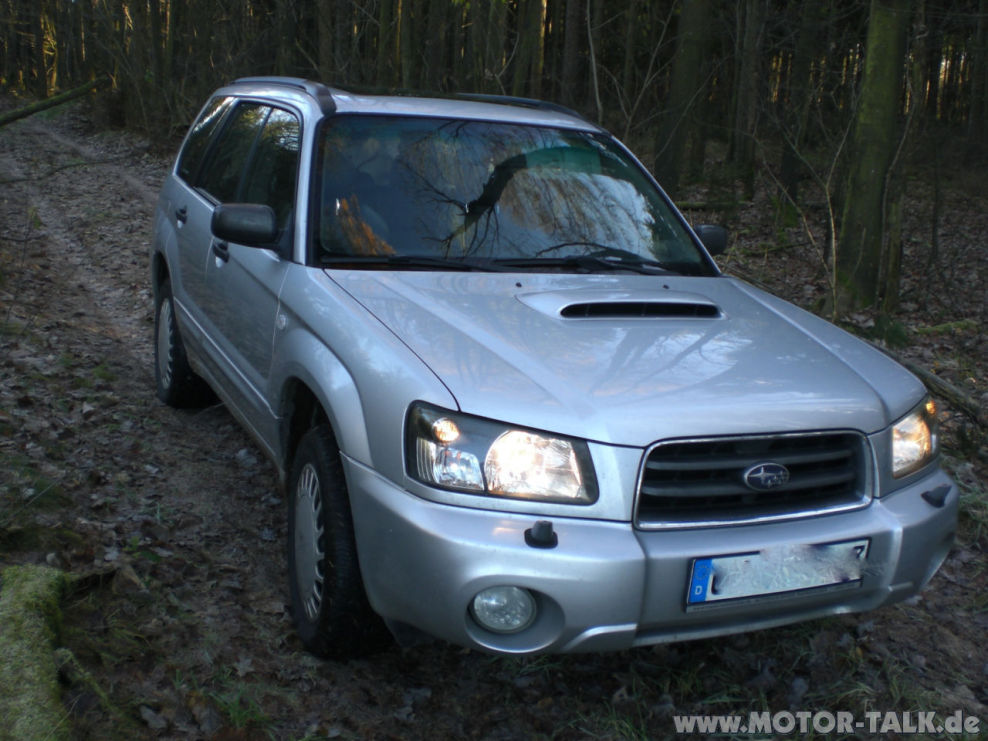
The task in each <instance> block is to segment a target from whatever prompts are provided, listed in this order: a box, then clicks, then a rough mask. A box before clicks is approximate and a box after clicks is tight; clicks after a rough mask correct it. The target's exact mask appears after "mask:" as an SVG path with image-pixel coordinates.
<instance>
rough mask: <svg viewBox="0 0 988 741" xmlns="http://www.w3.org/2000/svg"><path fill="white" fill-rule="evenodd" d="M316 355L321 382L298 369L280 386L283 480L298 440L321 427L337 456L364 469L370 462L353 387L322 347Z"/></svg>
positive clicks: (343, 370) (367, 445)
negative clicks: (328, 434) (330, 438)
mask: <svg viewBox="0 0 988 741" xmlns="http://www.w3.org/2000/svg"><path fill="white" fill-rule="evenodd" d="M317 352H318V354H319V355H321V356H322V357H320V358H319V362H318V363H315V364H314V365H315V367H318V368H320V370H322V371H323V373H322V374H321V376H322V378H321V379H316V378H315V377H313V376H312V374H310V373H309V372H308V371H307V370H306V369H305V368H303V367H301V366H298V367H296V368H294V369H292V371H293V372H290V373H288V374H286V376H285V379H284V381H283V382H282V383H281V386H280V387H281V391H280V395H279V402H278V408H279V410H280V414H279V416H280V418H281V421H280V425H279V443H280V450H281V461H280V468H281V470H282V475H283V476H285V477H287V475H288V472H289V471H290V470H291V467H292V463H293V460H294V457H295V451H296V449H297V448H298V443H299V441H300V440H301V439H302V436H303V435H304V434H305V433H306V432H307V431H308V430H310V429H312V428H313V427H315V426H317V425H319V424H322V423H326V424H327V426H328V427H329V430H330V432H331V433H332V435H333V441H334V443H335V444H336V446H337V448H338V449H339V450H340V452H342V453H345V454H346V455H347V456H349V457H351V458H354V459H356V460H359V461H361V462H364V463H367V464H368V465H369V464H370V462H371V455H370V444H369V441H368V438H367V432H366V429H367V428H366V422H365V419H364V413H363V407H362V406H361V403H360V396H359V394H358V392H357V387H356V385H355V384H354V383H353V379H352V378H351V377H350V375H349V373H347V372H346V369H345V368H344V367H343V365H342V364H341V363H340V362H339V360H337V359H336V358H335V356H333V355H332V354H331V353H330V352H329V351H328V350H327V349H326V348H325V347H321V348H319V349H318V350H317Z"/></svg>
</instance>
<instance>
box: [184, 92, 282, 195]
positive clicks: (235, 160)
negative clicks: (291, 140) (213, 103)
mask: <svg viewBox="0 0 988 741" xmlns="http://www.w3.org/2000/svg"><path fill="white" fill-rule="evenodd" d="M270 111H271V108H270V107H269V106H265V105H261V104H259V103H241V104H240V105H238V106H237V108H236V110H234V111H233V113H232V114H231V117H230V122H229V123H228V124H227V125H226V127H225V128H224V129H223V131H222V133H221V134H220V139H219V141H218V142H217V143H216V146H215V147H213V151H212V153H211V154H210V156H209V159H208V160H207V161H206V163H205V165H204V167H203V169H202V172H201V173H200V174H199V176H198V178H196V181H195V183H194V184H195V186H196V187H198V188H199V189H200V190H202V191H203V192H205V193H208V194H209V195H211V196H212V197H213V198H215V199H216V200H217V201H218V202H219V203H229V202H231V201H234V200H236V196H237V191H238V190H239V188H240V178H241V176H242V175H243V172H244V166H245V165H246V164H247V159H248V157H249V156H250V153H251V151H252V150H253V147H254V142H255V141H256V140H257V134H258V132H259V131H260V129H261V126H262V125H263V124H264V121H265V119H266V118H267V116H268V113H269V112H270Z"/></svg>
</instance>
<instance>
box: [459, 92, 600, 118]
mask: <svg viewBox="0 0 988 741" xmlns="http://www.w3.org/2000/svg"><path fill="white" fill-rule="evenodd" d="M453 97H455V98H461V99H463V100H475V101H477V102H478V103H502V104H504V105H517V106H524V107H526V108H538V109H541V110H543V111H553V112H554V113H565V114H566V115H567V116H573V117H574V118H578V119H580V120H581V121H587V122H588V123H593V122H592V121H590V120H589V119H588V118H587V117H586V116H584V115H583V114H581V113H577V112H576V111H574V110H573V109H572V108H567V107H566V106H564V105H561V104H559V103H552V102H551V101H548V100H539V99H538V98H522V97H519V96H517V95H497V94H493V93H456V94H455V95H454V96H453Z"/></svg>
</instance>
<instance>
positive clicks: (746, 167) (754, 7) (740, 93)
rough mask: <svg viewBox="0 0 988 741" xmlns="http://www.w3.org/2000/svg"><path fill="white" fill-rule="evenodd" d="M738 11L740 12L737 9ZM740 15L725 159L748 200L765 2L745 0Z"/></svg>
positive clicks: (751, 185)
mask: <svg viewBox="0 0 988 741" xmlns="http://www.w3.org/2000/svg"><path fill="white" fill-rule="evenodd" d="M738 12H742V11H741V9H740V8H739V11H738ZM743 13H744V23H743V29H744V30H743V33H742V37H741V38H742V41H741V49H740V54H739V59H740V69H739V71H738V84H737V88H736V90H735V105H734V116H733V118H734V125H733V126H732V127H731V141H730V146H729V148H728V158H729V159H730V161H731V163H732V164H733V165H734V168H735V172H736V173H737V174H738V177H740V178H741V180H742V182H743V183H744V184H745V193H746V195H747V197H748V198H749V199H750V198H751V197H752V195H753V193H754V189H755V127H756V123H757V120H758V81H759V79H760V78H761V74H760V72H761V59H762V36H763V30H764V26H765V0H745V3H744V8H743Z"/></svg>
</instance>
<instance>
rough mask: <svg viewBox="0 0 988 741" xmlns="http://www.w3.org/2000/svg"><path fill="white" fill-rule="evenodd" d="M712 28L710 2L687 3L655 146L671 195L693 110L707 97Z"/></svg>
mask: <svg viewBox="0 0 988 741" xmlns="http://www.w3.org/2000/svg"><path fill="white" fill-rule="evenodd" d="M710 29H711V23H710V2H709V0H684V1H683V9H682V14H681V16H680V19H679V31H678V33H677V37H676V54H675V61H674V63H673V69H672V79H671V81H670V84H669V96H668V99H667V100H666V104H665V110H664V113H663V116H662V122H661V124H660V126H659V137H658V140H657V141H656V146H655V150H656V152H657V154H656V157H655V175H656V178H658V180H659V182H660V183H661V184H662V187H663V188H665V189H666V190H667V191H668V192H669V193H670V194H674V193H675V192H676V190H677V189H678V187H679V178H680V175H681V171H682V166H683V154H684V152H685V150H686V142H687V137H688V135H689V128H690V126H691V125H692V112H693V109H694V107H695V106H696V103H697V101H698V99H699V98H701V97H702V96H703V95H704V94H705V92H704V91H705V87H706V85H705V80H704V76H703V74H704V73H703V58H704V53H705V50H706V46H707V43H708V38H709V34H710Z"/></svg>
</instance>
